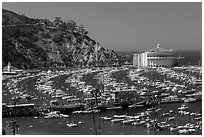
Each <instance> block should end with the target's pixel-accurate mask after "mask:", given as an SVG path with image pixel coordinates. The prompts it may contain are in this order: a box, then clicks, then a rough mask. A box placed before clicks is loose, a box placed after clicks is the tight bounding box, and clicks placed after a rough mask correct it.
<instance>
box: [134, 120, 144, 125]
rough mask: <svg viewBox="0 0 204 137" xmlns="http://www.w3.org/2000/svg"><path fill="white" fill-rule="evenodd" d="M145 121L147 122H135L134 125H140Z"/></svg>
mask: <svg viewBox="0 0 204 137" xmlns="http://www.w3.org/2000/svg"><path fill="white" fill-rule="evenodd" d="M144 123H145V121H140V122H133V123H132V125H133V126H140V125H143V124H144Z"/></svg>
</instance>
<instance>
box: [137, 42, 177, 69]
mask: <svg viewBox="0 0 204 137" xmlns="http://www.w3.org/2000/svg"><path fill="white" fill-rule="evenodd" d="M175 63H176V57H175V52H173V50H167V49H163V48H160V46H159V44H158V45H157V47H156V48H154V49H151V50H148V51H146V52H143V53H139V54H133V65H134V66H135V67H173V66H174V65H175Z"/></svg>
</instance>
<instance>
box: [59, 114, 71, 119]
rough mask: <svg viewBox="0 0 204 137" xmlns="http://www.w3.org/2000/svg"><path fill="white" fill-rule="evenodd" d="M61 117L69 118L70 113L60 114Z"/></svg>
mask: <svg viewBox="0 0 204 137" xmlns="http://www.w3.org/2000/svg"><path fill="white" fill-rule="evenodd" d="M60 117H63V118H69V115H65V114H60Z"/></svg>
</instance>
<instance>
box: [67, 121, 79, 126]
mask: <svg viewBox="0 0 204 137" xmlns="http://www.w3.org/2000/svg"><path fill="white" fill-rule="evenodd" d="M67 126H68V127H77V124H76V123H75V122H71V123H68V122H67Z"/></svg>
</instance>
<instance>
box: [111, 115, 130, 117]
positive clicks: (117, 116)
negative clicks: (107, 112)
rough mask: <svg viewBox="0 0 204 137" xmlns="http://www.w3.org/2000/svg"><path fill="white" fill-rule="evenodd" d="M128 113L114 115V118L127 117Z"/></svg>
mask: <svg viewBox="0 0 204 137" xmlns="http://www.w3.org/2000/svg"><path fill="white" fill-rule="evenodd" d="M126 116H127V115H114V116H113V117H114V118H125V117H126Z"/></svg>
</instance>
